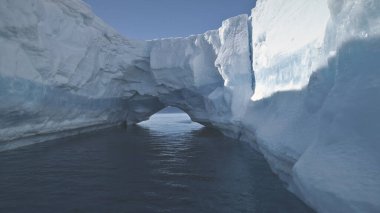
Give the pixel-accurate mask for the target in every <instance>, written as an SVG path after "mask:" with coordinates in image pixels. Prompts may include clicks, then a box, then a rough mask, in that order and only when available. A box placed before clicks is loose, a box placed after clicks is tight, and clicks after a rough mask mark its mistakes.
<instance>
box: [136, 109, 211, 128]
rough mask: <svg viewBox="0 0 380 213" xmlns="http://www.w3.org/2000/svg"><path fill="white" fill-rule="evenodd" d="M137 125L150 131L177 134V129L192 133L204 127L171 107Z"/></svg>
mask: <svg viewBox="0 0 380 213" xmlns="http://www.w3.org/2000/svg"><path fill="white" fill-rule="evenodd" d="M138 125H139V126H141V127H144V128H147V129H149V130H152V131H157V132H165V133H172V132H178V129H182V130H186V131H194V130H199V129H201V128H203V127H204V126H203V125H202V124H199V123H196V122H193V121H192V120H191V118H190V116H189V115H188V114H187V113H186V112H184V111H183V110H181V109H179V108H177V107H171V106H168V107H166V108H164V109H162V110H160V111H159V112H157V113H155V114H154V115H152V116H151V117H150V118H149V119H148V120H146V121H143V122H140V123H139V124H138Z"/></svg>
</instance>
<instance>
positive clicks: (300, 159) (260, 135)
mask: <svg viewBox="0 0 380 213" xmlns="http://www.w3.org/2000/svg"><path fill="white" fill-rule="evenodd" d="M0 47H1V48H0V99H1V102H0V150H6V149H11V148H15V147H18V146H22V145H26V144H30V143H35V142H41V141H46V140H49V139H53V138H57V137H64V136H66V135H71V134H77V133H81V132H83V131H90V130H94V129H97V128H104V127H108V126H112V125H117V124H120V123H125V124H133V123H137V122H139V121H143V120H146V119H148V118H149V116H150V115H152V114H154V113H155V112H157V111H159V110H160V109H162V108H164V107H165V106H176V107H179V108H181V109H182V110H184V111H185V112H187V113H188V114H189V116H190V117H191V118H192V119H193V120H194V121H197V122H199V123H202V124H204V125H208V126H212V127H214V128H218V129H220V130H221V131H222V132H223V133H225V134H226V135H228V136H231V137H235V138H238V139H240V140H244V141H248V142H250V143H251V144H252V145H253V146H254V147H255V148H257V149H258V150H260V151H261V152H262V153H263V154H264V156H265V157H266V159H267V160H268V162H269V163H270V165H271V167H272V169H273V171H274V172H275V173H276V174H278V175H279V177H280V178H281V179H282V180H284V181H285V182H286V183H287V184H288V188H289V190H291V191H292V192H294V193H295V194H296V195H297V196H299V197H300V198H301V199H303V200H304V201H305V202H306V203H307V204H309V205H310V206H312V207H313V208H314V209H316V210H317V211H319V212H379V211H380V155H379V154H378V153H379V152H380V144H379V141H380V131H379V130H380V124H379V122H378V120H380V70H379V67H380V60H379V59H380V1H378V0H357V1H347V0H310V1H301V0H286V1H285V0H259V1H258V2H257V6H256V7H255V8H254V9H253V11H252V15H251V16H250V17H249V16H248V15H240V16H236V17H233V18H231V19H228V20H226V21H224V22H223V24H222V26H221V27H220V28H219V29H218V30H213V31H208V32H206V33H204V34H201V35H193V36H189V37H187V38H169V39H158V40H152V41H133V40H129V39H126V38H123V37H122V36H120V35H119V34H118V33H117V32H115V31H114V30H113V29H111V28H110V27H108V26H107V25H106V24H105V23H103V22H102V21H101V20H100V19H99V18H97V17H96V16H95V15H94V14H93V13H92V12H91V10H90V9H89V7H88V6H87V5H86V4H84V3H83V2H81V1H80V0H65V1H58V0H12V1H3V2H1V3H0Z"/></svg>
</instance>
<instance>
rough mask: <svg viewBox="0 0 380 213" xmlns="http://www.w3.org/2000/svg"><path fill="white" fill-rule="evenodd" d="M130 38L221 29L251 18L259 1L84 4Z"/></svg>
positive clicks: (93, 0)
mask: <svg viewBox="0 0 380 213" xmlns="http://www.w3.org/2000/svg"><path fill="white" fill-rule="evenodd" d="M84 1H85V2H87V3H88V4H89V5H90V6H91V8H92V9H93V11H94V12H95V13H96V14H97V15H98V16H99V17H101V18H102V19H103V20H104V21H105V22H107V23H108V24H109V25H111V26H112V27H113V28H115V29H116V30H117V31H119V32H120V33H121V34H123V35H125V36H126V37H128V38H134V39H153V38H166V37H178V36H188V35H191V34H198V33H203V32H205V31H207V30H211V29H217V28H219V26H220V25H221V23H222V21H223V20H224V19H227V18H229V17H232V16H236V15H239V14H242V13H247V14H249V13H250V11H251V8H253V6H254V5H255V0H84Z"/></svg>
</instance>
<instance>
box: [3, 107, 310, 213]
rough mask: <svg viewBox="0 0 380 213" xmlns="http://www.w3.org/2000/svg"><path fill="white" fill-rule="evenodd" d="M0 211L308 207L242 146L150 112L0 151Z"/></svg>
mask: <svg viewBox="0 0 380 213" xmlns="http://www.w3.org/2000/svg"><path fill="white" fill-rule="evenodd" d="M0 212H218V213H221V212H258V213H265V212H268V213H269V212H281V213H286V212H289V213H297V212H302V213H304V212H312V211H311V210H310V209H309V208H308V207H307V206H305V205H304V204H303V203H302V202H301V201H300V200H298V199H297V198H296V197H295V196H294V195H292V194H291V193H289V192H288V191H287V190H286V189H285V188H284V186H283V184H282V183H281V182H280V181H279V180H278V178H277V177H276V176H275V175H274V174H273V173H272V172H271V171H270V169H269V167H268V165H267V163H266V162H265V160H264V159H263V157H262V155H260V154H259V153H257V152H255V151H254V150H253V149H252V148H250V147H249V145H247V144H245V143H240V142H237V141H234V140H232V139H228V138H226V137H223V136H222V135H221V134H219V133H218V132H216V131H213V130H211V129H208V128H205V127H203V126H201V125H199V124H197V123H192V122H191V121H190V120H189V118H188V116H187V115H186V114H156V115H155V116H153V117H152V118H151V120H149V121H147V122H143V123H141V124H140V125H139V126H134V127H129V128H128V129H123V128H114V129H107V130H102V131H98V132H95V133H89V134H85V135H81V136H75V137H70V138H66V139H60V140H55V141H51V142H45V143H41V144H36V145H32V146H27V147H23V148H20V149H17V150H12V151H6V152H0Z"/></svg>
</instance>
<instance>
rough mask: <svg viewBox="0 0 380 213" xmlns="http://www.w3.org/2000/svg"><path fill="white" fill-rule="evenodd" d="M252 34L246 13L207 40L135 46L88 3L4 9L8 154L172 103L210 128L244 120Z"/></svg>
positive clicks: (0, 35) (2, 79)
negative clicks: (32, 143) (37, 142)
mask: <svg viewBox="0 0 380 213" xmlns="http://www.w3.org/2000/svg"><path fill="white" fill-rule="evenodd" d="M248 29H249V26H248V15H240V16H237V17H234V18H231V19H230V20H226V21H225V22H224V23H223V26H222V27H221V28H220V29H219V30H214V31H209V32H206V33H205V34H201V35H194V36H190V37H188V38H172V39H162V40H153V41H132V40H128V39H125V38H123V37H121V36H120V35H119V34H118V33H117V32H115V31H114V30H113V29H111V28H110V27H108V26H106V24H104V23H103V22H102V21H101V20H100V19H99V18H97V17H96V16H95V15H94V14H93V13H92V12H91V11H90V9H89V8H88V6H87V5H85V4H84V3H83V2H81V1H77V0H68V1H50V0H49V1H42V0H26V1H21V0H16V1H6V2H3V3H2V4H0V45H1V47H2V48H1V50H0V51H1V52H0V53H1V54H0V83H1V84H0V88H1V90H0V97H1V100H2V102H1V103H0V118H1V120H0V135H1V138H0V141H3V143H2V144H3V146H2V147H3V149H7V148H12V147H15V146H17V145H15V143H9V141H13V142H15V141H19V142H20V141H23V140H24V139H25V138H28V137H30V136H32V137H33V141H38V140H41V141H42V140H46V139H51V138H54V137H60V134H61V133H62V134H63V133H64V132H65V133H64V134H63V135H67V134H68V133H67V132H68V130H76V129H78V128H83V127H91V128H101V127H102V126H108V125H114V124H118V123H121V122H125V123H127V124H132V123H137V122H140V121H143V120H146V119H148V118H149V116H151V115H152V114H154V113H156V112H157V111H159V110H161V109H162V108H164V107H165V106H168V105H171V106H176V107H179V108H181V109H182V110H184V111H185V112H187V113H188V114H189V115H190V117H191V118H192V119H193V120H195V121H198V122H200V123H204V124H207V125H226V124H228V123H230V121H231V120H232V119H235V120H238V118H237V117H238V116H240V114H239V113H241V112H242V111H241V110H239V109H238V108H240V107H243V104H244V105H246V104H247V103H248V101H249V97H250V96H251V95H252V88H251V85H252V79H253V72H252V69H251V63H250V55H249V52H250V46H249V30H248ZM235 73H236V75H235ZM243 93H244V94H245V95H242V94H243ZM235 117H236V118H235ZM75 133H76V132H75ZM37 138H39V139H37ZM4 142H7V143H4ZM28 143H29V142H28ZM4 144H6V146H5V145H4ZM20 145H22V144H20ZM4 147H5V148H4Z"/></svg>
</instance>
